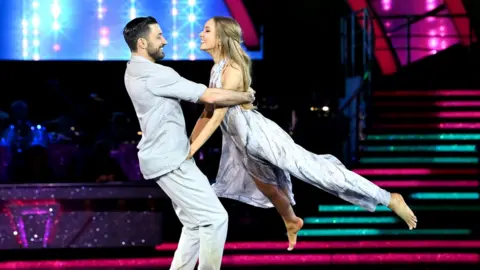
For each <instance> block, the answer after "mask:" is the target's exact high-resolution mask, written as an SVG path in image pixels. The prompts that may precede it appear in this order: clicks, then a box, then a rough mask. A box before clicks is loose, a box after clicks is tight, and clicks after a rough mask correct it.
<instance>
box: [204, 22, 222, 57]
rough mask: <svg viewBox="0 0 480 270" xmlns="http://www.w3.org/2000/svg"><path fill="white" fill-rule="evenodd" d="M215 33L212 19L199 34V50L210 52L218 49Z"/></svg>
mask: <svg viewBox="0 0 480 270" xmlns="http://www.w3.org/2000/svg"><path fill="white" fill-rule="evenodd" d="M218 45H219V44H218V39H217V32H216V30H215V22H214V21H213V19H210V20H208V21H207V22H206V23H205V26H204V27H203V31H202V32H201V33H200V49H201V50H202V51H206V52H211V51H213V50H215V49H216V48H218Z"/></svg>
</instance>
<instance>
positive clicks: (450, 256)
mask: <svg viewBox="0 0 480 270" xmlns="http://www.w3.org/2000/svg"><path fill="white" fill-rule="evenodd" d="M170 262H171V259H170V258H148V259H98V260H69V261H67V260H65V261H17V262H2V263H0V268H1V269H5V270H7V269H74V268H76V269H88V268H93V267H95V268H100V267H131V268H133V267H135V268H137V267H138V268H140V267H168V266H169V265H170ZM478 262H480V255H478V254H475V253H391V254H267V255H228V256H224V257H223V266H243V267H245V266H259V265H332V264H382V263H389V264H391V263H396V264H411V263H434V264H441V263H478Z"/></svg>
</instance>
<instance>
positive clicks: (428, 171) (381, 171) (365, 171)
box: [353, 168, 479, 177]
mask: <svg viewBox="0 0 480 270" xmlns="http://www.w3.org/2000/svg"><path fill="white" fill-rule="evenodd" d="M353 171H354V172H356V173H358V174H360V175H363V176H366V177H368V176H377V175H378V176H380V175H381V176H387V175H388V176H394V175H477V174H478V173H479V170H478V169H433V168H362V169H354V170H353Z"/></svg>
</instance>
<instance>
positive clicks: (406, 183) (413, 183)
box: [372, 180, 480, 188]
mask: <svg viewBox="0 0 480 270" xmlns="http://www.w3.org/2000/svg"><path fill="white" fill-rule="evenodd" d="M372 182H373V183H375V184H376V185H377V186H379V187H383V188H386V187H478V186H480V185H479V182H478V181H473V180H470V181H468V180H454V181H451V180H448V181H440V180H377V181H372Z"/></svg>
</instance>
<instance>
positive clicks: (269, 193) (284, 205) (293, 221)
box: [253, 178, 303, 250]
mask: <svg viewBox="0 0 480 270" xmlns="http://www.w3.org/2000/svg"><path fill="white" fill-rule="evenodd" d="M253 181H254V182H255V184H256V186H257V188H258V189H259V190H260V191H261V192H262V193H263V194H264V195H265V196H266V197H267V198H268V199H269V200H270V201H271V202H272V204H273V205H274V206H275V209H277V211H278V213H279V214H280V216H281V217H282V219H283V222H285V227H286V228H287V235H288V242H289V244H288V250H293V248H294V247H295V244H296V243H297V233H298V231H299V230H300V229H301V228H302V227H303V220H302V219H301V218H299V217H297V215H295V212H294V211H293V207H292V205H291V204H290V199H289V198H288V196H287V194H286V192H285V191H283V190H281V189H280V188H279V187H278V186H275V185H270V184H265V183H263V182H262V181H260V180H258V179H255V178H254V179H253Z"/></svg>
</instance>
